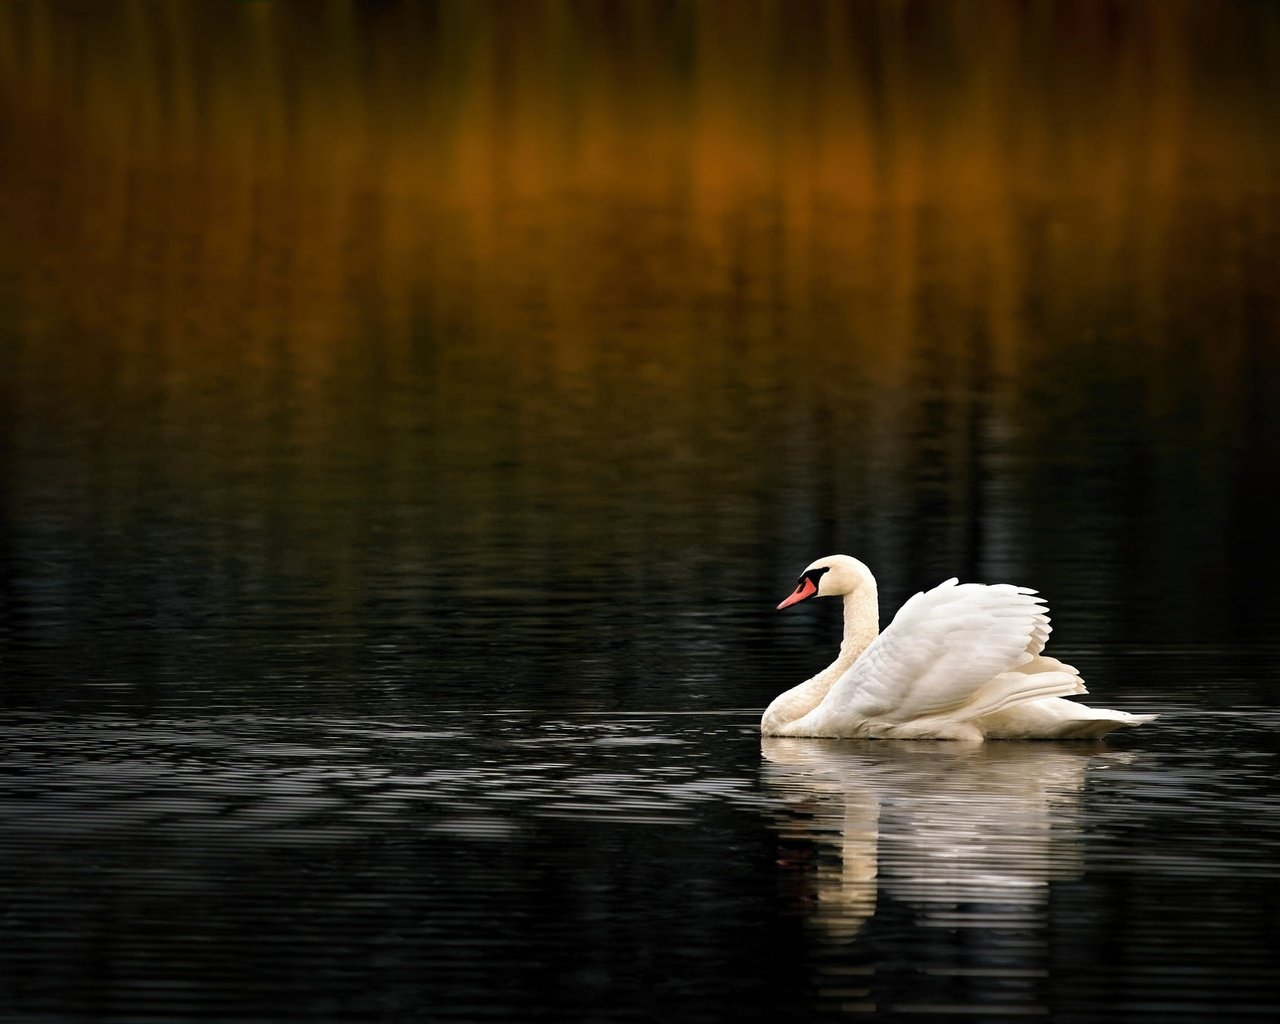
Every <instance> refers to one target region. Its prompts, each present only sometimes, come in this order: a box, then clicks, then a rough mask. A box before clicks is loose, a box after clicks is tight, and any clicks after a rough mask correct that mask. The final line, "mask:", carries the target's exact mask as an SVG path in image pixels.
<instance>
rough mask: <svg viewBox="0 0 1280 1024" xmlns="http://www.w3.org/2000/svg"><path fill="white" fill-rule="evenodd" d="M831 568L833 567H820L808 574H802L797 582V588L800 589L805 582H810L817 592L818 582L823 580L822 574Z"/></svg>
mask: <svg viewBox="0 0 1280 1024" xmlns="http://www.w3.org/2000/svg"><path fill="white" fill-rule="evenodd" d="M830 568H831V566H829V565H823V566H819V567H818V568H817V569H810V570H809V571H808V572H805V573H801V574H800V578H799V579H797V580H796V586H797V587H798V586H800V584H801V583H803V582H804V581H805V580H808V581H809V582H810V583H812V584H813V586H814V589H815V590H816V589H817V587H818V581H819V580H820V579H822V574H823V573H824V572H827V571H828V570H830Z"/></svg>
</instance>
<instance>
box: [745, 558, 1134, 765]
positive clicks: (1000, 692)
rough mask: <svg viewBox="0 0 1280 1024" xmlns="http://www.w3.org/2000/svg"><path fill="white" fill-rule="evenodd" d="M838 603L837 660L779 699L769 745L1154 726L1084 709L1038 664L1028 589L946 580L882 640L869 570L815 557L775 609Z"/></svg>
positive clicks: (1070, 735) (1043, 614)
mask: <svg viewBox="0 0 1280 1024" xmlns="http://www.w3.org/2000/svg"><path fill="white" fill-rule="evenodd" d="M835 596H843V597H844V639H843V640H842V641H841V644H840V653H839V655H838V656H837V657H836V660H835V661H833V662H832V663H831V664H830V665H828V666H827V667H826V668H825V669H823V670H822V671H821V672H819V673H818V674H817V675H816V676H814V677H813V678H812V679H809V680H806V681H805V682H803V683H801V684H800V685H799V686H796V687H793V688H792V689H790V690H787V691H786V692H785V693H782V694H780V695H779V696H778V697H776V698H774V700H773V702H772V703H771V704H770V705H769V707H768V708H767V709H766V710H765V713H764V716H763V717H762V718H761V720H760V731H761V732H763V733H764V734H765V735H767V736H828V737H877V738H888V739H937V740H982V739H1087V738H1093V737H1097V736H1102V735H1104V734H1106V733H1108V732H1110V731H1111V730H1113V729H1118V728H1120V727H1121V726H1125V725H1138V724H1140V723H1142V722H1146V721H1150V720H1151V719H1152V718H1155V717H1156V716H1155V715H1131V714H1129V713H1128V712H1125V711H1110V710H1108V709H1105V708H1090V707H1086V706H1085V705H1083V704H1078V703H1076V702H1075V701H1071V700H1065V699H1064V698H1065V697H1067V696H1068V695H1071V694H1077V693H1085V692H1087V691H1086V690H1085V688H1084V682H1083V681H1082V680H1081V679H1080V674H1079V673H1078V672H1077V671H1076V670H1075V669H1074V668H1072V667H1071V666H1070V665H1064V664H1063V663H1062V662H1060V661H1058V660H1057V659H1055V658H1048V657H1045V656H1044V655H1043V654H1042V653H1041V651H1043V650H1044V645H1045V641H1046V640H1047V639H1048V638H1049V632H1050V628H1051V627H1050V626H1049V615H1048V609H1047V608H1046V607H1045V604H1044V601H1043V600H1042V599H1041V598H1039V597H1036V596H1035V591H1034V590H1028V589H1027V588H1026V587H1015V586H1011V585H1009V584H1007V583H1001V584H996V585H992V586H987V585H984V584H981V583H959V582H957V581H956V580H955V579H949V580H947V581H946V582H945V583H943V584H941V585H939V586H937V587H934V588H933V589H932V590H928V591H925V592H923V593H919V594H916V595H915V596H914V597H912V598H911V599H910V600H909V601H907V603H906V604H904V605H903V606H902V608H901V609H900V610H899V611H898V614H897V615H896V616H895V617H894V620H893V621H892V622H891V623H889V625H888V627H887V628H886V629H885V631H884V632H883V633H880V632H879V629H880V613H879V606H878V603H877V599H876V581H875V577H874V576H872V575H871V570H870V569H868V568H867V567H866V566H865V565H863V564H862V563H861V562H860V561H858V560H857V559H856V558H850V557H849V556H848V555H830V556H828V557H827V558H820V559H818V560H817V561H816V562H814V563H813V564H812V565H810V566H809V567H808V568H806V569H805V571H804V572H803V573H801V574H800V579H799V581H798V583H797V584H796V589H795V590H794V591H793V592H792V594H791V595H790V596H789V597H788V598H787V599H786V600H784V601H783V602H782V603H781V604H779V605H778V610H779V611H781V610H782V609H783V608H787V607H790V606H791V605H793V604H798V603H799V602H801V601H805V600H808V599H809V598H811V597H835Z"/></svg>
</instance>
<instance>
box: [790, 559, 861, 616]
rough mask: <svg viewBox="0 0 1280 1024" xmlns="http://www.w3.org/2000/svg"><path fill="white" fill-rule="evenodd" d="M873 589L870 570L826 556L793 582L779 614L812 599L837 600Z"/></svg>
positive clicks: (856, 561) (855, 562) (846, 560)
mask: <svg viewBox="0 0 1280 1024" xmlns="http://www.w3.org/2000/svg"><path fill="white" fill-rule="evenodd" d="M867 584H870V585H871V586H875V579H874V577H873V576H872V575H871V570H870V569H868V568H867V567H866V566H865V565H863V564H862V563H861V562H859V561H858V560H857V559H856V558H850V557H849V556H848V555H827V557H826V558H819V559H818V560H817V561H816V562H814V563H812V564H811V565H810V566H809V567H808V568H807V569H805V571H804V572H802V573H801V574H800V578H799V579H798V580H797V581H796V589H795V590H793V591H792V592H791V594H790V595H789V596H788V597H787V599H786V600H785V601H783V602H782V603H781V604H780V605H778V611H782V609H783V608H790V607H791V606H792V605H793V604H799V603H800V602H801V601H807V600H808V599H809V598H811V597H839V596H840V595H842V594H852V593H853V592H854V591H855V590H857V589H858V588H859V587H862V586H866V585H867Z"/></svg>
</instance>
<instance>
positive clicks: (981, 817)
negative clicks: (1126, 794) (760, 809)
mask: <svg viewBox="0 0 1280 1024" xmlns="http://www.w3.org/2000/svg"><path fill="white" fill-rule="evenodd" d="M762 752H763V754H764V757H765V762H764V766H763V773H764V779H765V783H766V786H767V787H768V788H769V789H771V790H772V791H773V792H774V794H775V795H776V796H778V797H779V798H780V799H781V805H782V812H781V814H780V816H779V820H778V821H777V823H776V827H777V830H778V833H779V836H780V838H781V839H782V840H783V846H784V855H783V857H782V861H781V862H782V864H783V866H784V869H785V876H784V877H786V878H787V879H788V882H789V883H790V886H791V892H792V895H793V896H794V897H795V899H796V901H797V902H798V903H799V904H801V905H802V906H803V908H804V912H805V914H806V915H808V916H809V917H810V918H811V919H812V920H813V921H814V922H815V923H816V924H818V925H820V926H821V928H822V929H823V931H824V932H826V933H828V934H829V935H831V936H832V937H835V938H847V937H850V936H852V935H853V934H855V933H856V932H857V931H858V930H859V929H860V928H862V927H863V926H864V925H865V923H866V922H867V921H868V920H869V919H870V918H871V917H872V916H873V915H874V914H875V912H876V907H877V902H878V901H879V902H884V901H888V900H897V901H901V902H902V903H904V904H906V905H908V906H909V907H910V908H911V909H912V911H913V913H914V915H915V917H916V920H917V923H919V924H924V925H928V924H935V925H945V926H946V927H949V928H957V927H959V928H963V927H966V926H968V927H974V926H976V927H988V928H989V927H991V926H992V925H993V923H995V920H996V918H998V919H999V920H1000V921H1001V922H1003V923H1006V924H1008V923H1013V922H1016V921H1022V922H1024V923H1028V924H1030V923H1033V922H1032V919H1035V918H1038V917H1042V916H1043V912H1044V911H1045V909H1046V902H1047V898H1048V884H1049V883H1050V882H1052V881H1056V880H1061V879H1071V878H1076V877H1078V876H1079V875H1080V874H1081V830H1080V826H1079V823H1078V813H1077V812H1078V803H1079V795H1080V792H1081V790H1082V788H1083V786H1084V783H1085V778H1086V773H1087V772H1088V771H1089V770H1091V769H1096V768H1100V767H1105V766H1106V765H1107V764H1108V763H1114V762H1115V761H1116V760H1119V759H1125V758H1127V757H1128V755H1126V754H1119V753H1108V752H1106V747H1105V746H1103V745H1102V744H1084V745H1082V744H1077V743H1072V744H1053V743H984V744H967V743H966V744H950V743H920V742H911V741H892V740H867V741H849V740H817V739H799V738H777V737H765V738H764V739H763V747H762ZM786 851H789V852H786Z"/></svg>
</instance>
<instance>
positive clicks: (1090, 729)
mask: <svg viewBox="0 0 1280 1024" xmlns="http://www.w3.org/2000/svg"><path fill="white" fill-rule="evenodd" d="M1156 717H1157V716H1156V715H1134V714H1130V713H1129V712H1128V711H1114V710H1112V709H1111V708H1091V707H1089V706H1088V705H1086V704H1078V703H1077V702H1075V701H1073V700H1064V699H1063V698H1061V697H1050V698H1048V699H1046V700H1035V701H1031V702H1030V703H1026V704H1019V705H1017V706H1015V707H1012V708H1009V709H1007V710H1005V711H999V712H996V713H995V714H991V715H987V716H985V717H983V718H980V719H978V720H977V721H975V722H974V725H976V726H977V727H978V728H979V729H981V730H982V732H983V735H985V736H986V737H987V739H993V740H1001V739H1004V740H1024V739H1051V740H1089V739H1098V738H1099V737H1102V736H1105V735H1106V734H1107V733H1109V732H1113V731H1115V730H1116V729H1122V728H1124V727H1125V726H1133V725H1141V724H1142V723H1143V722H1150V721H1151V720H1152V719H1153V718H1156Z"/></svg>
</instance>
